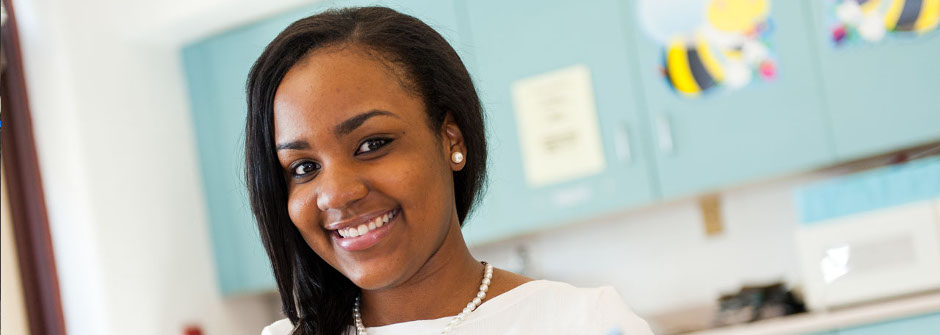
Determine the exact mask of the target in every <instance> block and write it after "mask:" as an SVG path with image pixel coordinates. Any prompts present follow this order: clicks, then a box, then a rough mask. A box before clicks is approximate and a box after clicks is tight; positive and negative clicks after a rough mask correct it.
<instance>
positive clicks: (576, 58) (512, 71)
mask: <svg viewBox="0 0 940 335" xmlns="http://www.w3.org/2000/svg"><path fill="white" fill-rule="evenodd" d="M466 6H467V13H468V14H469V22H470V31H471V36H472V47H473V49H474V55H475V56H476V58H475V65H476V66H475V68H474V69H472V70H473V76H474V79H475V80H476V84H477V87H478V91H479V92H480V93H481V98H482V99H483V103H484V108H485V109H486V118H487V120H486V121H487V123H486V126H487V133H488V137H487V139H488V141H489V142H488V143H489V147H490V151H489V154H490V160H489V184H488V185H489V186H488V191H487V193H486V196H485V197H484V198H483V202H482V206H481V207H480V208H478V209H477V211H476V212H475V214H474V215H473V216H472V217H471V218H470V220H469V222H468V224H467V225H466V227H465V228H464V232H465V234H466V235H467V236H468V239H469V241H470V242H471V243H480V242H484V241H489V240H494V239H500V238H505V237H507V236H511V235H516V234H520V233H523V232H529V231H533V230H535V229H538V228H542V227H546V226H549V225H553V224H557V223H561V222H565V221H571V220H576V219H583V218H586V217H589V216H594V215H597V214H599V213H603V212H609V211H612V210H615V209H622V208H625V207H628V206H632V205H636V204H640V203H644V202H648V201H650V200H651V199H652V192H651V189H650V182H649V179H650V178H649V177H650V175H649V170H648V168H647V163H648V160H647V159H646V158H645V157H644V152H643V148H644V147H645V145H644V141H643V136H644V131H645V128H644V127H643V124H642V122H641V119H640V117H639V113H638V107H637V99H636V96H635V87H633V85H634V82H633V80H632V79H633V78H635V73H633V71H632V67H631V66H630V65H629V64H630V62H631V61H633V60H632V59H631V58H630V53H629V46H628V41H629V39H630V37H629V34H628V33H627V31H629V29H632V28H629V27H626V26H625V25H623V16H622V15H623V5H622V3H621V2H620V1H616V0H605V1H596V2H591V3H590V4H586V3H582V2H576V1H554V0H552V1H535V0H526V1H497V0H472V1H467V2H466ZM569 70H571V71H575V72H577V71H582V73H584V72H587V73H589V74H588V75H587V76H588V77H589V78H590V79H589V80H585V81H582V82H588V81H589V86H590V87H591V88H590V92H591V93H590V95H593V98H592V99H590V100H591V103H593V104H594V108H588V109H569V111H574V112H573V114H572V115H575V116H576V117H587V116H589V115H595V114H594V113H593V112H590V110H591V109H596V121H594V122H596V124H597V125H598V126H597V127H596V128H595V131H592V132H585V133H584V134H589V136H594V138H595V139H596V138H599V139H600V140H599V143H600V144H599V145H596V146H593V147H594V148H598V147H599V148H600V149H598V150H595V151H594V153H595V155H593V156H590V157H593V158H592V159H600V160H602V161H603V164H602V165H603V168H601V169H598V170H594V171H592V172H589V173H586V174H584V175H580V176H573V175H571V176H568V177H565V178H559V179H556V180H554V181H552V182H547V183H533V182H531V181H528V180H527V178H528V179H534V177H533V176H534V175H535V174H536V173H533V172H532V171H539V172H538V173H539V174H542V173H547V174H553V173H556V172H558V171H557V170H561V169H566V168H569V167H570V166H575V165H580V164H582V163H583V162H579V161H570V162H567V163H570V166H569V164H567V163H565V164H557V165H554V166H552V165H538V164H536V163H533V162H537V160H535V159H531V158H526V156H525V155H532V156H534V154H533V151H531V150H529V151H528V152H523V149H522V146H523V145H525V143H524V141H529V140H530V139H531V138H528V139H525V140H523V139H522V138H521V137H520V136H521V135H520V134H521V133H520V131H522V130H523V128H525V127H527V126H533V125H532V124H520V119H519V118H517V115H516V114H517V112H518V111H517V109H516V108H517V107H519V106H521V105H516V106H514V104H525V103H524V102H521V101H520V98H519V97H518V96H517V97H516V98H515V100H514V97H513V92H512V91H513V87H514V85H519V84H520V80H523V79H525V80H530V79H532V78H537V77H538V76H539V75H543V74H546V73H549V74H557V73H559V72H558V71H562V72H565V71H569ZM566 82H568V81H566ZM516 87H518V86H516ZM579 87H583V86H579ZM539 98H546V99H551V98H553V97H551V96H539V97H536V99H539ZM535 114H537V113H535ZM591 117H592V118H593V116H591ZM594 143H598V142H594ZM585 150H588V148H585ZM532 156H529V157H532ZM574 156H577V155H574ZM577 159H579V158H575V159H574V160H577ZM527 161H528V163H527ZM525 164H529V166H528V167H527V166H525ZM546 169H548V170H546ZM553 169H555V170H556V171H552V170H553ZM527 171H528V172H527ZM527 173H528V175H527Z"/></svg>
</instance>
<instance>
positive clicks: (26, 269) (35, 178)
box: [0, 0, 65, 335]
mask: <svg viewBox="0 0 940 335" xmlns="http://www.w3.org/2000/svg"><path fill="white" fill-rule="evenodd" d="M2 1H3V5H4V7H5V8H6V10H7V22H6V24H5V25H4V27H3V31H2V32H0V34H2V39H3V40H2V43H3V53H4V55H5V57H6V60H7V68H6V70H5V71H4V73H3V75H2V78H0V79H2V80H0V94H2V96H3V101H2V106H0V107H2V109H3V112H2V123H0V152H2V155H3V165H4V169H5V170H6V174H7V182H6V185H5V186H6V188H7V190H8V192H9V194H10V197H9V198H10V213H11V215H12V218H13V236H14V238H15V239H16V249H17V255H18V258H19V259H18V260H19V266H20V274H21V277H22V283H23V298H24V302H25V304H26V313H27V319H28V323H29V330H30V334H32V335H46V334H50V335H64V334H65V319H64V316H63V314H62V301H61V298H60V296H59V280H58V275H57V273H56V267H55V255H54V254H53V251H52V238H51V235H50V233H49V219H48V217H47V214H46V202H45V198H44V196H43V189H42V178H41V176H40V172H39V160H38V158H37V155H36V145H35V142H34V140H33V125H32V119H31V117H30V111H29V99H28V98H27V95H26V79H25V77H24V74H23V59H22V57H21V53H20V41H19V35H18V33H17V28H16V15H15V13H14V10H13V4H12V1H9V0H2Z"/></svg>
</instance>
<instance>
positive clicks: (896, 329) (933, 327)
mask: <svg viewBox="0 0 940 335" xmlns="http://www.w3.org/2000/svg"><path fill="white" fill-rule="evenodd" d="M938 331H940V314H937V313H934V314H927V315H921V316H915V317H910V318H906V319H900V320H894V321H888V322H881V323H876V324H871V325H864V326H858V327H852V328H846V329H842V330H840V331H839V334H840V335H876V334H877V335H882V334H904V335H934V334H937V332H938Z"/></svg>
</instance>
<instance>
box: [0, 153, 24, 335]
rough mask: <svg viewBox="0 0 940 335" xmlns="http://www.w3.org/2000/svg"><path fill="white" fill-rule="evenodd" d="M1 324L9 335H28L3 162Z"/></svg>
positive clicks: (0, 197)
mask: <svg viewBox="0 0 940 335" xmlns="http://www.w3.org/2000/svg"><path fill="white" fill-rule="evenodd" d="M0 170H2V171H0V310H2V311H3V313H0V324H2V325H3V330H4V331H6V333H7V334H20V335H29V325H28V323H27V321H26V305H25V304H24V302H23V286H22V283H21V280H20V264H19V259H17V252H16V245H15V241H14V240H13V218H12V217H11V215H12V214H11V213H10V198H9V193H7V175H6V170H4V169H3V163H2V160H0Z"/></svg>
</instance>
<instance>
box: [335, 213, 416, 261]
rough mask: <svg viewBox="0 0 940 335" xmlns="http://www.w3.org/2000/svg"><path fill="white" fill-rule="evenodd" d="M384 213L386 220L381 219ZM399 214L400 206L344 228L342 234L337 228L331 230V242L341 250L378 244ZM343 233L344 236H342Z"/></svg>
mask: <svg viewBox="0 0 940 335" xmlns="http://www.w3.org/2000/svg"><path fill="white" fill-rule="evenodd" d="M385 215H388V221H387V222H385V221H384V220H382V219H383V217H384V216H385ZM399 216H401V208H396V209H393V210H391V211H389V212H387V213H385V214H382V215H379V216H377V217H376V218H375V219H373V220H372V221H371V222H370V223H367V224H362V225H359V226H357V227H348V228H344V229H343V230H344V232H343V233H342V234H340V232H339V230H333V231H332V232H331V234H330V236H331V237H332V238H333V242H334V243H336V245H337V246H339V247H340V248H342V249H343V250H346V251H360V250H365V249H368V248H371V247H372V246H374V245H376V244H378V243H379V242H380V241H381V240H382V238H383V237H385V235H388V232H389V230H390V229H391V228H392V226H393V225H394V223H396V222H398V219H399V218H398V217H399ZM376 219H377V220H376ZM379 222H381V223H379ZM379 225H381V226H379ZM373 226H375V228H372V227H373ZM350 229H351V230H350ZM344 235H345V236H346V237H343V236H344Z"/></svg>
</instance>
